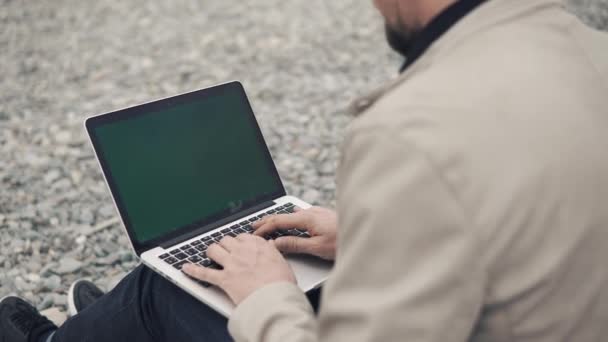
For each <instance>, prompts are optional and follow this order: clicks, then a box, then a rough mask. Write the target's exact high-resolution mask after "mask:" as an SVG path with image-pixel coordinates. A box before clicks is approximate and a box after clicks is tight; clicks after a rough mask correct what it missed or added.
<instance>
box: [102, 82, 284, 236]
mask: <svg viewBox="0 0 608 342" xmlns="http://www.w3.org/2000/svg"><path fill="white" fill-rule="evenodd" d="M243 97H244V95H241V94H240V93H239V92H238V91H226V92H223V93H219V94H213V95H211V96H207V97H205V98H203V99H194V100H192V101H188V102H187V103H181V104H176V105H171V106H167V107H166V108H164V109H157V110H156V111H151V112H149V113H143V114H138V115H135V116H133V117H127V118H125V119H122V118H121V119H120V120H115V121H111V122H105V123H102V124H100V125H98V126H97V127H96V128H95V129H94V135H95V138H96V148H97V150H98V152H99V153H100V154H101V158H103V159H104V161H105V168H106V176H109V177H108V178H110V179H109V181H110V183H111V186H112V188H113V192H114V195H115V196H117V197H118V200H119V202H120V205H121V206H122V207H123V209H124V213H123V216H124V214H125V213H126V216H127V217H128V221H129V223H130V228H131V230H132V231H133V232H134V234H135V236H136V240H138V241H139V242H146V241H149V240H152V239H155V238H158V237H161V236H163V235H164V234H167V233H170V232H173V231H175V230H177V229H179V228H183V227H185V226H188V225H193V224H196V223H197V222H203V221H205V220H206V219H208V218H213V217H214V215H218V214H220V213H234V212H237V211H238V210H239V209H240V208H242V207H243V206H247V204H248V203H252V202H255V200H256V198H261V197H264V196H265V195H266V196H267V195H270V194H274V193H277V192H279V191H282V185H281V182H280V179H279V178H278V176H277V175H276V171H275V169H274V164H273V163H272V160H270V158H269V156H268V153H267V148H266V145H265V143H264V141H263V139H262V138H261V136H259V135H258V134H259V133H258V128H257V124H256V123H255V121H254V119H253V115H252V114H250V107H249V105H248V103H247V102H246V100H244V99H243Z"/></svg>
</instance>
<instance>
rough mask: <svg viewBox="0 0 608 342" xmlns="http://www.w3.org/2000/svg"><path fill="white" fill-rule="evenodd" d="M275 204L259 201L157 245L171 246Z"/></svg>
mask: <svg viewBox="0 0 608 342" xmlns="http://www.w3.org/2000/svg"><path fill="white" fill-rule="evenodd" d="M275 204H276V203H275V202H274V201H266V202H263V203H260V204H258V205H255V206H253V207H251V208H249V209H247V210H243V211H239V212H238V213H236V214H234V215H231V216H228V217H225V218H223V219H221V220H219V221H215V222H213V223H211V224H208V225H205V226H202V227H200V228H197V229H195V230H193V231H191V232H188V233H185V234H182V235H180V236H178V237H176V238H173V239H171V240H168V241H165V242H163V243H161V244H159V246H160V247H162V248H165V249H166V248H169V247H172V246H175V245H177V244H179V243H181V242H184V241H186V240H189V239H192V238H193V237H195V236H197V235H201V234H203V233H205V232H208V231H211V230H213V229H215V228H218V227H221V226H223V225H225V224H226V223H230V222H232V221H236V220H238V219H240V218H242V217H245V216H247V215H250V214H253V213H255V212H256V211H260V210H262V209H264V208H268V207H271V206H273V205H275Z"/></svg>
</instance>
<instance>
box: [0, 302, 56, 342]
mask: <svg viewBox="0 0 608 342" xmlns="http://www.w3.org/2000/svg"><path fill="white" fill-rule="evenodd" d="M55 329H57V326H56V325H55V324H53V322H51V321H50V320H49V319H48V318H46V317H44V316H42V315H41V314H40V313H39V312H38V310H37V309H36V308H35V307H33V306H32V305H31V304H30V303H28V302H26V301H25V300H23V299H21V298H19V297H12V296H11V297H5V298H3V299H2V300H1V301H0V342H38V340H39V339H40V338H42V337H43V336H44V335H46V334H48V333H49V332H51V331H52V330H55Z"/></svg>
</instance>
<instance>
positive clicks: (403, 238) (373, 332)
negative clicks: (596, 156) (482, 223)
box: [229, 130, 486, 342]
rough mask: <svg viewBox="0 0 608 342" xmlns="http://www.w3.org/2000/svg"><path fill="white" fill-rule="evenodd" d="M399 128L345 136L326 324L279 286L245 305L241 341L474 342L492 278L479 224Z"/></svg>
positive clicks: (238, 323)
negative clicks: (478, 232) (483, 261)
mask: <svg viewBox="0 0 608 342" xmlns="http://www.w3.org/2000/svg"><path fill="white" fill-rule="evenodd" d="M399 134H400V132H386V130H384V131H382V132H380V131H376V132H375V131H360V132H355V134H351V137H350V140H348V141H347V145H346V146H347V149H346V150H345V151H344V153H345V155H344V158H343V163H342V165H341V168H340V174H339V181H340V183H339V192H338V218H339V219H338V220H339V223H338V225H339V229H340V230H339V233H338V253H337V259H336V264H335V268H334V271H333V272H332V275H331V277H330V279H329V281H328V282H327V284H326V286H325V288H324V292H323V295H322V301H321V309H320V314H319V317H318V321H317V322H315V319H314V316H313V313H312V310H311V309H310V306H309V305H308V303H307V301H306V298H305V296H304V295H303V294H302V293H301V292H300V291H299V290H298V288H297V287H296V286H295V285H293V284H287V283H283V284H274V285H270V286H266V287H265V288H262V289H260V290H258V291H256V292H255V293H253V294H252V295H251V296H249V297H248V298H247V299H245V300H244V302H242V303H241V304H240V305H239V307H237V309H236V312H235V313H234V315H233V317H231V320H230V325H229V327H230V331H231V333H232V334H233V336H234V337H235V338H236V340H237V341H270V342H274V341H276V342H278V341H285V340H289V341H302V342H304V341H317V340H319V341H355V342H356V341H396V340H399V341H424V342H435V341H441V342H444V341H452V342H453V341H465V340H467V338H468V336H469V334H470V332H471V330H472V329H473V326H474V324H475V322H476V319H477V316H478V313H479V310H480V308H481V306H482V301H483V289H484V286H485V279H486V277H485V274H484V271H483V269H482V267H481V265H480V258H479V255H478V253H479V249H478V247H479V246H478V244H477V241H476V239H475V235H474V232H473V227H472V226H471V223H470V222H468V221H467V217H466V215H465V213H464V211H463V208H462V207H461V206H460V205H459V201H458V199H457V198H456V196H455V194H454V193H453V192H451V191H450V188H449V186H448V185H447V184H446V183H445V182H444V181H443V179H442V176H441V175H440V174H439V173H438V170H436V169H435V168H434V166H433V165H432V162H431V161H430V160H429V158H428V157H427V156H426V155H425V154H424V153H423V152H422V151H420V150H419V149H418V148H417V147H416V146H414V144H413V143H411V142H410V141H409V140H408V139H407V138H404V137H402V136H401V137H400V136H399Z"/></svg>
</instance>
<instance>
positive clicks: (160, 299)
mask: <svg viewBox="0 0 608 342" xmlns="http://www.w3.org/2000/svg"><path fill="white" fill-rule="evenodd" d="M319 297H320V291H313V292H312V293H310V294H309V300H310V301H311V303H312V305H313V307H314V308H315V310H316V309H317V307H318V303H319ZM227 323H228V322H227V319H226V318H225V317H224V316H222V315H220V314H218V313H217V312H216V311H214V310H213V309H211V308H209V307H208V306H207V305H205V304H203V303H201V302H200V301H198V300H195V299H194V298H193V297H191V296H190V295H189V294H187V293H186V292H184V291H182V290H181V289H180V288H178V287H177V286H175V285H174V284H173V283H171V282H169V281H167V280H166V279H164V278H163V277H162V276H160V275H158V274H156V273H155V272H153V271H152V270H150V269H149V268H147V267H145V266H139V267H137V268H136V269H135V270H133V271H132V272H131V273H129V274H128V275H127V276H126V277H125V278H124V279H123V280H122V281H121V282H120V283H119V284H118V285H117V286H116V287H115V288H114V289H113V290H112V291H110V292H109V293H108V294H106V295H105V296H103V297H102V298H100V299H99V300H98V301H97V302H95V303H94V304H92V305H91V306H90V307H88V308H86V309H85V310H83V311H82V312H81V313H79V314H78V315H76V316H74V317H73V318H71V319H69V320H68V321H66V322H65V323H64V324H63V325H62V327H61V328H60V329H59V330H58V331H57V333H56V334H55V337H54V338H53V341H54V342H63V341H112V342H121V341H129V342H133V341H140V340H146V341H148V340H156V341H177V340H179V341H194V340H196V341H232V338H231V337H230V335H229V333H228V327H227Z"/></svg>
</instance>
